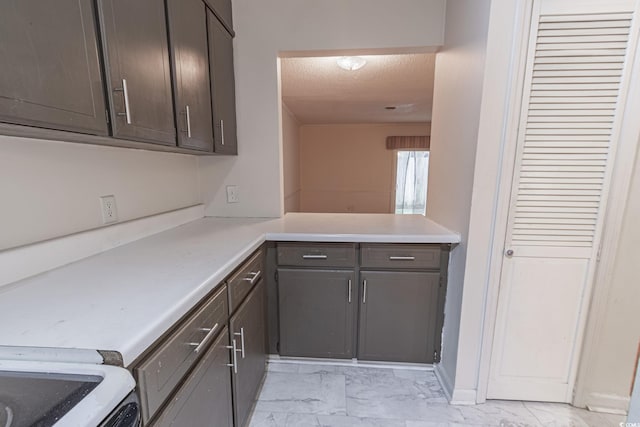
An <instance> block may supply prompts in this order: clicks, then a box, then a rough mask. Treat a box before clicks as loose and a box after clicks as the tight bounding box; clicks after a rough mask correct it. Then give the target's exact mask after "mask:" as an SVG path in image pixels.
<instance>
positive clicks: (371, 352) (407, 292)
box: [358, 271, 440, 363]
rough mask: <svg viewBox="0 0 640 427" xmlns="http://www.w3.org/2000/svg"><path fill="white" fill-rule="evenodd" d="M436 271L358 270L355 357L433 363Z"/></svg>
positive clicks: (436, 292)
mask: <svg viewBox="0 0 640 427" xmlns="http://www.w3.org/2000/svg"><path fill="white" fill-rule="evenodd" d="M439 279H440V275H439V273H425V272H406V271H397V272H386V271H361V272H360V281H361V285H362V294H361V298H360V330H359V346H358V358H359V359H362V360H380V361H394V362H416V363H432V362H433V360H434V351H435V334H436V315H437V302H438V286H439V281H440V280H439Z"/></svg>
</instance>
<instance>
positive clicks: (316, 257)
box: [302, 255, 327, 259]
mask: <svg viewBox="0 0 640 427" xmlns="http://www.w3.org/2000/svg"><path fill="white" fill-rule="evenodd" d="M302 259H327V256H326V255H302Z"/></svg>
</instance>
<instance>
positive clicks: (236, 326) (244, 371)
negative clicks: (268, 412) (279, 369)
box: [229, 280, 267, 427]
mask: <svg viewBox="0 0 640 427" xmlns="http://www.w3.org/2000/svg"><path fill="white" fill-rule="evenodd" d="M229 328H230V329H229V330H230V334H231V340H232V341H235V343H234V345H233V347H235V348H236V354H235V359H234V363H235V366H234V368H233V372H234V374H233V397H234V410H235V420H236V424H235V425H236V427H243V426H245V425H246V424H247V421H248V418H249V415H250V414H251V409H252V408H253V404H254V403H255V401H256V398H257V394H258V389H259V387H260V384H261V382H262V378H263V377H264V373H265V368H266V360H267V355H266V316H265V286H264V281H263V280H260V281H259V282H258V284H257V285H256V286H255V288H253V290H252V291H251V292H250V293H249V296H248V297H247V299H246V300H245V302H244V303H243V304H242V305H241V306H240V308H238V310H237V311H236V313H235V314H234V315H233V316H232V317H231V319H230V321H229Z"/></svg>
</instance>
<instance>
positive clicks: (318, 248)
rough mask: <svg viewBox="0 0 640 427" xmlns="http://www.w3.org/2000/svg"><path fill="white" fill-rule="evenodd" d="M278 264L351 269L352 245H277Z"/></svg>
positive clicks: (352, 263) (354, 259) (353, 258)
mask: <svg viewBox="0 0 640 427" xmlns="http://www.w3.org/2000/svg"><path fill="white" fill-rule="evenodd" d="M278 264H279V265H291V266H300V267H322V266H326V267H353V266H355V264H356V246H355V245H354V244H353V243H331V244H328V243H278Z"/></svg>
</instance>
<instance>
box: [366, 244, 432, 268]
mask: <svg viewBox="0 0 640 427" xmlns="http://www.w3.org/2000/svg"><path fill="white" fill-rule="evenodd" d="M360 253H361V257H362V260H361V263H360V265H361V266H362V267H367V268H426V269H437V268H440V247H439V246H433V245H406V244H395V245H394V244H363V245H362V246H361V248H360Z"/></svg>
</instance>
